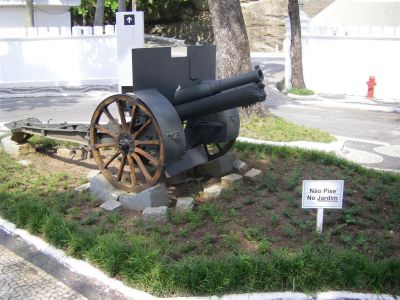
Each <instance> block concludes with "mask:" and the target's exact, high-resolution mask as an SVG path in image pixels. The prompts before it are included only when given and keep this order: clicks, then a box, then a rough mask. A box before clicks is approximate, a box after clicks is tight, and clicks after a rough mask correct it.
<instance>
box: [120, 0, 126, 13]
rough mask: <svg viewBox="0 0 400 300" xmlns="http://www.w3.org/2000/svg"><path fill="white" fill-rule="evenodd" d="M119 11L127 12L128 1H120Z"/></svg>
mask: <svg viewBox="0 0 400 300" xmlns="http://www.w3.org/2000/svg"><path fill="white" fill-rule="evenodd" d="M118 11H126V0H118Z"/></svg>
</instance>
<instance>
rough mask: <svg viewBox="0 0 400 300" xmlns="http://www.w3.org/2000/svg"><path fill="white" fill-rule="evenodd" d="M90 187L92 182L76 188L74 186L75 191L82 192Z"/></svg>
mask: <svg viewBox="0 0 400 300" xmlns="http://www.w3.org/2000/svg"><path fill="white" fill-rule="evenodd" d="M89 189H90V182H88V183H85V184H82V185H80V186H78V187H76V188H74V191H75V192H78V193H82V192H85V191H87V190H89Z"/></svg>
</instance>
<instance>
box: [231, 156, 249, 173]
mask: <svg viewBox="0 0 400 300" xmlns="http://www.w3.org/2000/svg"><path fill="white" fill-rule="evenodd" d="M233 168H234V169H235V170H236V171H238V172H245V171H247V170H248V169H249V166H248V165H247V164H246V163H245V162H244V161H241V160H239V159H235V160H234V161H233Z"/></svg>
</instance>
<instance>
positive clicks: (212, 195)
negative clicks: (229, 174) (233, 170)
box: [203, 184, 222, 200]
mask: <svg viewBox="0 0 400 300" xmlns="http://www.w3.org/2000/svg"><path fill="white" fill-rule="evenodd" d="M221 193H222V187H221V186H220V185H219V184H218V185H212V186H210V187H207V188H205V189H204V190H203V197H204V198H205V199H207V200H212V199H216V198H218V197H219V196H221Z"/></svg>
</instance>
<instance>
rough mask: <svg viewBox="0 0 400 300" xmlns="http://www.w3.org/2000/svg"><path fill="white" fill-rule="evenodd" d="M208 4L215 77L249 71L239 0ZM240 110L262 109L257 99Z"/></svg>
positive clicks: (211, 0) (258, 111) (260, 111)
mask: <svg viewBox="0 0 400 300" xmlns="http://www.w3.org/2000/svg"><path fill="white" fill-rule="evenodd" d="M208 5H209V8H210V13H211V19H212V25H213V31H214V43H215V45H216V46H217V78H219V79H222V78H226V77H230V76H233V75H237V74H239V73H244V72H249V71H250V69H251V60H250V46H249V39H248V37H247V32H246V27H245V24H244V19H243V15H242V8H241V6H240V0H224V1H222V0H208ZM241 111H242V112H244V114H245V115H247V116H249V115H251V114H265V112H266V110H265V109H263V107H262V105H261V104H260V103H257V104H254V105H251V106H249V107H246V108H245V109H242V110H241Z"/></svg>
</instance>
